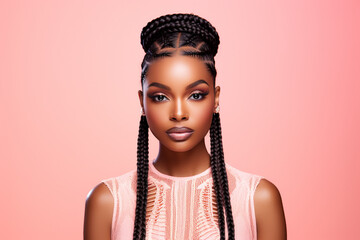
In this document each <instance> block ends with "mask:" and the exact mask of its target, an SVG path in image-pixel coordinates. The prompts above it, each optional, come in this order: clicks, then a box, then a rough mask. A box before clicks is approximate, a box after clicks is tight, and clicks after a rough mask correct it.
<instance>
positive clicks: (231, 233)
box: [210, 113, 235, 239]
mask: <svg viewBox="0 0 360 240" xmlns="http://www.w3.org/2000/svg"><path fill="white" fill-rule="evenodd" d="M213 124H214V134H213V135H212V136H213V137H214V142H215V146H216V148H217V150H218V151H216V154H218V155H217V156H215V157H214V159H215V160H216V161H217V164H218V165H219V174H220V176H219V178H220V184H221V187H222V196H223V200H224V205H225V212H226V223H227V228H228V239H235V229H234V220H233V215H232V210H231V201H230V193H229V183H228V178H227V172H226V166H225V161H224V151H223V146H222V133H221V124H220V115H219V113H215V114H214V116H213ZM210 137H211V136H210Z"/></svg>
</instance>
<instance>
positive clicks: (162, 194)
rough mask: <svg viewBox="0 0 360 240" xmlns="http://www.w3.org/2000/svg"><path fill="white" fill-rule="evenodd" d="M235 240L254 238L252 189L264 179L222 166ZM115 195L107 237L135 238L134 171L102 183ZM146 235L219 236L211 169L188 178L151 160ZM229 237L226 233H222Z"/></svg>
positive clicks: (197, 239)
mask: <svg viewBox="0 0 360 240" xmlns="http://www.w3.org/2000/svg"><path fill="white" fill-rule="evenodd" d="M226 169H227V173H228V180H229V191H230V197H231V206H232V212H233V217H234V224H235V239H240V240H256V219H255V211H254V198H253V197H254V192H255V189H256V186H257V185H258V184H259V182H260V180H261V179H262V178H263V177H262V176H259V175H254V174H250V173H246V172H242V171H240V170H238V169H236V168H234V167H232V166H230V165H229V164H226ZM102 182H103V183H105V184H106V185H107V187H108V188H109V190H110V192H111V194H112V195H113V198H114V211H113V219H112V229H111V239H112V240H120V239H121V240H128V239H129V240H130V239H132V237H133V229H134V218H135V206H136V170H133V171H131V172H128V173H126V174H123V175H121V176H119V177H114V178H110V179H106V180H104V181H102ZM148 184H149V185H148V203H147V210H146V239H149V240H150V239H151V240H158V239H179V240H180V239H181V240H184V239H194V240H202V239H204V240H205V239H206V240H215V239H216V240H217V239H219V228H218V226H217V208H216V198H215V192H214V190H213V179H212V176H211V168H208V169H207V170H205V171H204V172H202V173H200V174H197V175H194V176H190V177H172V176H169V175H165V174H162V173H160V172H159V171H158V170H157V169H156V168H155V167H154V165H153V164H152V163H150V164H149V177H148ZM226 235H227V234H226Z"/></svg>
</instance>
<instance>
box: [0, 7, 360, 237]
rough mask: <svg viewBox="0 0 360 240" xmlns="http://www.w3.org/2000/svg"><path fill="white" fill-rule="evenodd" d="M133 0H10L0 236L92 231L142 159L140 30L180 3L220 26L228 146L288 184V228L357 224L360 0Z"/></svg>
mask: <svg viewBox="0 0 360 240" xmlns="http://www.w3.org/2000/svg"><path fill="white" fill-rule="evenodd" d="M129 2H130V1H129ZM131 2H132V3H125V2H124V1H123V2H121V1H78V0H76V1H74V0H71V1H70V0H68V1H45V0H44V1H34V0H33V1H1V3H0V35H1V36H0V110H1V112H0V141H1V142H0V159H1V174H0V180H1V181H0V182H1V186H0V187H1V198H0V201H1V204H0V213H1V214H0V225H1V231H0V239H53V240H56V239H59V240H60V239H61V240H62V239H81V238H82V227H83V212H84V203H85V199H86V195H87V193H88V192H89V190H90V189H91V188H93V187H94V186H95V185H96V184H97V183H99V181H101V180H102V179H105V178H109V177H112V176H117V175H120V174H123V173H125V172H127V171H129V170H131V169H134V168H135V167H136V138H137V132H138V123H139V120H140V106H139V103H138V97H137V90H138V89H139V88H140V63H141V60H142V58H143V50H142V48H141V46H140V40H139V39H140V37H139V36H140V31H141V29H142V27H143V26H144V25H145V24H146V23H147V22H148V21H150V20H151V19H153V18H155V17H158V16H160V15H162V14H166V13H175V12H192V13H195V14H198V15H200V16H202V17H204V18H206V19H208V20H209V21H210V22H211V23H213V25H214V26H215V27H216V28H217V30H218V32H219V34H220V37H221V44H220V48H219V54H218V55H217V57H216V64H217V70H218V78H217V83H218V85H220V86H221V87H222V92H221V96H220V105H221V120H222V126H223V138H224V149H225V159H226V161H227V162H228V163H229V164H232V165H233V166H235V167H237V168H238V169H240V170H243V171H247V172H251V173H255V174H258V175H263V176H265V177H266V178H267V179H269V180H270V181H272V182H273V183H274V184H275V185H276V186H277V187H278V188H279V190H280V192H281V194H282V198H283V203H284V209H285V214H286V220H287V228H288V237H289V239H293V240H300V239H301V240H303V239H327V240H335V239H355V238H356V236H359V235H360V228H359V227H358V218H359V215H360V207H359V202H360V186H359V180H360V177H359V170H360V169H359V161H360V150H359V149H360V144H359V143H360V126H359V122H360V91H359V90H360V81H359V79H360V67H359V66H360V44H359V43H360V31H359V29H360V27H359V25H360V4H359V2H358V1H355V0H354V1H342V0H338V1H328V0H326V1H325V0H323V1H319V0H315V1H314V0H305V1H288V0H283V1H280V0H276V1H258V0H251V1H248V0H246V1H225V2H223V3H220V1H212V2H211V1H193V0H191V1H184V0H183V1H169V0H166V1H141V2H142V3H141V4H138V2H139V1H131ZM207 140H208V139H207ZM156 152H157V142H156V139H155V138H154V137H153V136H151V144H150V155H151V158H153V157H155V156H156Z"/></svg>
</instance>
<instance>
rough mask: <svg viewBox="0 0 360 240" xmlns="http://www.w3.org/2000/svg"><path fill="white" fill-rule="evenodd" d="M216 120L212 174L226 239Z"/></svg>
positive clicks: (212, 137) (211, 146) (221, 236)
mask: <svg viewBox="0 0 360 240" xmlns="http://www.w3.org/2000/svg"><path fill="white" fill-rule="evenodd" d="M216 127H217V126H216V120H215V115H214V116H213V119H212V122H211V127H210V152H211V155H210V165H211V173H212V175H213V181H214V188H215V194H216V202H217V211H218V218H219V219H218V221H219V229H220V239H221V240H223V239H225V220H224V210H223V202H224V201H223V193H222V187H221V184H220V181H221V180H220V173H219V171H220V166H219V161H218V159H217V158H218V156H219V149H218V146H219V144H218V141H217V139H216V135H217V129H216Z"/></svg>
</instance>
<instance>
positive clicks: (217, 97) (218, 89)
mask: <svg viewBox="0 0 360 240" xmlns="http://www.w3.org/2000/svg"><path fill="white" fill-rule="evenodd" d="M219 98H220V86H217V87H216V88H215V105H214V112H215V109H216V107H217V106H219Z"/></svg>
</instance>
